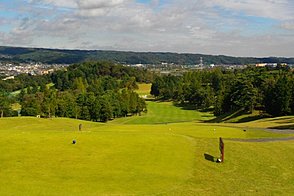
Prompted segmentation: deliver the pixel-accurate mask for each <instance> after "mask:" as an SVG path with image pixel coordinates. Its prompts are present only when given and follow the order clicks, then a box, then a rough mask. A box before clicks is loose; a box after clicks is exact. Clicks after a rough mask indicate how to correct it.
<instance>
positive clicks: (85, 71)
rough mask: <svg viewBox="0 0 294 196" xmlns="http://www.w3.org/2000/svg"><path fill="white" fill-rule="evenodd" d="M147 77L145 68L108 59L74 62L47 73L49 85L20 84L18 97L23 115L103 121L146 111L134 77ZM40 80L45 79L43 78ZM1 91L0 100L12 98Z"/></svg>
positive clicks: (140, 78)
mask: <svg viewBox="0 0 294 196" xmlns="http://www.w3.org/2000/svg"><path fill="white" fill-rule="evenodd" d="M44 77H47V76H44ZM150 77H152V74H150V73H149V72H148V71H146V70H140V69H135V68H129V67H123V66H120V65H115V64H113V63H108V62H93V63H83V64H76V65H72V66H70V67H69V68H68V69H67V70H64V71H57V72H55V73H53V74H52V75H50V77H49V78H50V80H49V81H50V82H51V85H48V83H46V82H41V83H40V85H32V86H27V87H25V88H24V87H23V88H22V89H21V91H20V93H19V94H18V96H17V100H18V101H19V103H20V104H21V115H24V116H37V115H40V116H41V117H52V116H58V117H68V118H78V119H83V120H91V121H102V122H106V121H108V120H110V119H113V118H118V117H125V116H129V115H140V114H141V113H142V112H146V111H147V109H146V103H145V101H144V99H142V98H140V97H139V95H138V94H137V93H136V92H135V91H134V90H136V89H137V88H138V86H137V81H145V80H149V79H150ZM47 79H48V78H47ZM41 81H47V82H48V80H45V79H44V80H41ZM2 94H3V96H2V95H1V94H0V95H1V96H0V101H1V100H2V99H1V98H3V100H9V98H11V96H9V93H6V94H4V93H2ZM4 105H5V107H4ZM7 106H8V102H6V103H4V102H3V108H5V109H7V108H8V107H7ZM0 109H1V102H0ZM3 111H4V110H3ZM6 116H9V115H8V113H7V115H6Z"/></svg>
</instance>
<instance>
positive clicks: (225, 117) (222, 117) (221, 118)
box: [205, 110, 245, 123]
mask: <svg viewBox="0 0 294 196" xmlns="http://www.w3.org/2000/svg"><path fill="white" fill-rule="evenodd" d="M244 113H245V112H244V111H243V110H239V111H235V112H230V113H227V114H223V115H220V116H217V117H216V118H214V119H211V120H207V121H205V122H208V123H219V122H224V121H227V120H230V119H233V118H236V117H237V116H240V115H242V114H244Z"/></svg>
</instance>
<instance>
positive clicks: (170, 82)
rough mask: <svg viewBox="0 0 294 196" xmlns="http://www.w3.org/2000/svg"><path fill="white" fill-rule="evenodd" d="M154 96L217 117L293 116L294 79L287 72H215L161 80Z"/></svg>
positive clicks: (156, 83)
mask: <svg viewBox="0 0 294 196" xmlns="http://www.w3.org/2000/svg"><path fill="white" fill-rule="evenodd" d="M151 94H152V95H154V96H156V97H158V98H159V99H162V100H173V101H175V102H176V103H179V104H182V105H190V106H193V107H194V108H196V109H212V110H213V112H214V114H215V115H216V116H218V115H223V114H227V113H231V112H236V111H243V112H248V113H251V112H252V111H253V110H254V109H257V110H260V111H262V112H263V114H264V115H271V116H282V115H289V114H294V76H293V71H290V70H288V69H286V68H277V69H272V70H269V69H267V68H256V67H251V68H250V67H249V68H247V69H243V70H234V71H228V70H221V69H220V68H215V69H211V70H204V71H194V72H188V73H185V74H184V75H183V76H172V75H169V76H158V77H157V78H156V79H155V81H154V82H153V84H152V87H151Z"/></svg>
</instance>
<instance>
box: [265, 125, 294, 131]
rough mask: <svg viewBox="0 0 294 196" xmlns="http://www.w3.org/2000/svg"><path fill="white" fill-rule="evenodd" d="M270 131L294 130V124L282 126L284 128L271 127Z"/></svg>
mask: <svg viewBox="0 0 294 196" xmlns="http://www.w3.org/2000/svg"><path fill="white" fill-rule="evenodd" d="M269 128H270V129H293V130H294V124H292V125H282V126H275V127H269Z"/></svg>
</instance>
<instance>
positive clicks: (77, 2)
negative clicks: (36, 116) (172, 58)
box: [0, 0, 294, 57]
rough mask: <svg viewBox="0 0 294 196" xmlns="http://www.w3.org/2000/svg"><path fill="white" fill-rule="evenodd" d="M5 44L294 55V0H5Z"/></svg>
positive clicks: (1, 36)
mask: <svg viewBox="0 0 294 196" xmlns="http://www.w3.org/2000/svg"><path fill="white" fill-rule="evenodd" d="M0 45H2V46H22V47H41V48H60V49H89V50H122V51H138V52H177V53H201V54H214V55H230V56H252V57H268V56H279V57H294V0H1V1H0Z"/></svg>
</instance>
